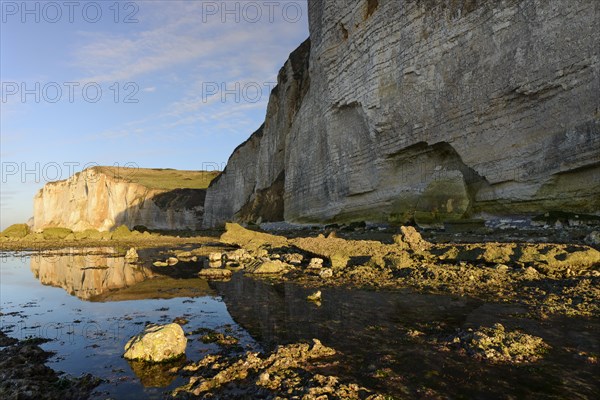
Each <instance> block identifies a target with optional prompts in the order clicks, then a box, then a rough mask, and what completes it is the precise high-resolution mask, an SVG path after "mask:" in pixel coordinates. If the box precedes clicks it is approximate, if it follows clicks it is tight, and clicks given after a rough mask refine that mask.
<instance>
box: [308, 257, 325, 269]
mask: <svg viewBox="0 0 600 400" xmlns="http://www.w3.org/2000/svg"><path fill="white" fill-rule="evenodd" d="M321 268H323V259H322V258H311V259H310V263H309V264H308V269H321Z"/></svg>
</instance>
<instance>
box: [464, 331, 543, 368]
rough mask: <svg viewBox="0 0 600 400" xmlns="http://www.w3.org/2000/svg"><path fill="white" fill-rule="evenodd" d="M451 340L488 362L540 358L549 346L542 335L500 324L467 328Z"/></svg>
mask: <svg viewBox="0 0 600 400" xmlns="http://www.w3.org/2000/svg"><path fill="white" fill-rule="evenodd" d="M453 343H455V344H460V345H461V346H462V347H463V348H464V349H465V350H466V351H467V353H469V354H470V355H472V356H474V357H476V358H480V359H484V360H487V361H490V362H501V363H521V362H534V361H537V360H538V359H540V358H541V357H542V356H543V355H544V354H545V353H546V352H547V351H548V349H549V348H550V346H548V345H547V344H546V343H544V341H543V340H542V338H540V337H537V336H532V335H528V334H526V333H523V332H521V331H518V330H515V331H507V330H505V328H504V326H503V325H502V324H499V323H497V324H494V326H493V327H491V328H488V327H482V328H479V329H477V330H472V329H469V330H467V331H464V332H461V333H459V334H458V335H457V336H456V337H455V338H454V339H453Z"/></svg>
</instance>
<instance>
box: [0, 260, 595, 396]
mask: <svg viewBox="0 0 600 400" xmlns="http://www.w3.org/2000/svg"><path fill="white" fill-rule="evenodd" d="M90 253H91V254H90ZM111 253H114V251H113V250H112V249H83V250H71V249H67V250H63V251H60V252H56V253H55V254H44V255H40V254H22V253H21V254H6V253H5V254H3V256H2V258H1V264H0V273H1V274H0V284H1V286H0V304H1V310H0V311H1V313H2V316H1V329H2V330H3V331H5V332H6V333H7V334H8V335H9V336H13V337H17V338H26V337H29V336H41V337H46V338H50V339H54V340H53V341H51V342H48V343H46V344H44V345H42V347H43V348H44V349H45V350H49V351H53V352H55V353H56V354H55V355H54V356H53V357H52V358H51V359H50V363H49V365H50V366H51V367H52V368H54V369H56V370H60V371H64V372H66V373H68V374H71V375H75V376H78V375H80V374H82V373H92V374H94V375H95V376H98V377H100V378H104V379H106V380H107V382H106V383H104V384H102V385H101V386H99V387H98V389H97V393H96V397H97V398H107V397H112V398H119V399H121V398H123V399H125V398H161V397H164V394H165V392H166V391H168V390H170V389H173V388H174V387H176V386H179V385H181V384H183V383H185V380H184V378H182V377H178V376H174V375H171V374H169V373H168V372H167V371H166V370H168V368H170V367H172V366H166V367H165V368H157V369H152V370H148V369H145V368H142V367H141V366H140V365H139V364H135V363H129V362H127V361H126V360H124V359H123V358H122V357H121V355H122V351H123V346H124V344H125V343H126V342H127V340H128V339H129V338H130V337H131V336H132V335H134V334H136V333H139V332H140V331H141V330H142V329H143V327H144V326H145V325H146V324H147V323H159V324H163V323H169V322H172V321H173V320H174V319H175V318H177V317H184V318H185V319H187V320H188V321H189V323H188V324H186V325H185V326H184V330H185V331H186V332H193V331H194V330H196V329H199V328H210V329H215V330H217V331H219V332H226V333H227V334H232V335H234V336H236V337H237V338H239V339H240V345H241V348H240V351H245V350H253V351H260V350H271V349H273V348H274V347H275V346H277V345H278V344H287V343H293V342H297V341H300V340H307V339H312V338H318V339H320V340H321V341H322V342H323V343H324V344H325V345H328V346H331V347H334V348H335V349H336V350H338V351H339V352H341V354H342V361H343V362H342V364H341V365H342V366H341V367H340V370H339V371H336V373H337V374H339V375H342V376H343V377H346V378H348V379H351V380H354V381H358V382H359V383H361V384H362V385H365V386H367V387H369V388H371V389H375V390H378V391H381V392H385V393H389V394H392V395H396V396H398V397H402V398H481V399H487V398H523V397H528V398H598V395H599V389H598V380H597V376H598V373H599V371H598V366H597V364H590V363H589V362H586V361H584V360H583V359H582V358H581V357H578V353H579V352H581V351H585V352H586V353H591V354H596V355H597V354H598V353H599V351H600V343H599V339H598V333H599V328H600V322H599V320H598V318H597V317H596V318H591V319H583V318H578V319H573V318H571V319H567V318H554V319H548V320H544V321H539V320H534V319H530V318H528V316H527V311H526V310H525V309H522V308H520V307H517V306H511V305H502V304H490V303H483V302H480V301H477V300H472V299H468V298H459V297H451V296H443V295H425V294H418V293H414V292H411V291H408V290H403V291H368V290H356V289H353V290H350V289H346V288H322V289H321V290H322V292H323V301H322V303H321V305H320V306H318V305H316V304H314V303H311V302H307V301H306V296H307V295H308V294H310V293H311V292H312V291H314V289H312V290H311V289H307V288H303V287H300V286H298V285H295V284H291V283H273V282H270V281H268V280H257V279H253V278H249V277H245V276H244V275H243V273H236V274H234V276H233V279H231V280H230V281H228V282H213V283H210V284H209V283H208V282H206V281H204V280H202V279H198V278H196V273H197V271H198V270H199V269H200V268H201V263H197V264H178V265H177V266H175V267H168V268H176V269H178V271H184V272H186V273H180V274H178V275H177V276H175V277H174V276H173V274H166V273H164V271H165V270H161V269H157V268H151V267H150V266H149V265H148V266H143V265H142V266H140V265H131V264H128V263H127V262H125V260H124V259H123V258H122V257H119V256H118V255H117V254H116V253H114V254H111ZM169 275H170V276H169ZM495 322H500V323H502V324H504V325H505V326H506V327H507V328H508V329H517V328H518V329H522V330H524V331H526V332H527V333H530V334H533V335H536V336H540V337H542V338H543V339H544V340H545V341H546V342H547V343H548V344H549V345H550V346H551V347H552V349H551V350H550V353H549V354H548V355H547V356H546V357H545V358H544V359H543V360H542V361H540V362H537V363H535V364H531V365H518V366H513V365H493V364H489V363H482V362H479V361H476V360H474V359H471V358H469V357H468V356H465V355H462V354H458V353H455V352H453V351H443V350H440V347H439V346H435V345H434V344H432V341H434V340H435V339H436V338H439V339H440V340H441V339H443V338H445V337H448V336H449V335H452V334H453V333H454V332H455V331H456V329H458V328H460V329H466V328H469V327H479V326H481V325H485V326H491V325H493V324H494V323H495ZM412 330H418V331H420V332H423V333H425V335H424V338H422V339H420V338H416V339H415V338H413V337H410V336H409V335H407V333H408V332H410V331H412ZM188 338H189V339H191V340H189V341H188V348H187V351H186V358H187V360H193V361H198V360H200V359H202V357H204V356H205V355H206V354H208V353H214V352H218V351H219V350H220V349H219V347H218V346H217V345H214V344H204V343H202V341H201V340H200V338H199V335H190V336H188Z"/></svg>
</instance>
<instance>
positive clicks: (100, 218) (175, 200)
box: [33, 167, 212, 231]
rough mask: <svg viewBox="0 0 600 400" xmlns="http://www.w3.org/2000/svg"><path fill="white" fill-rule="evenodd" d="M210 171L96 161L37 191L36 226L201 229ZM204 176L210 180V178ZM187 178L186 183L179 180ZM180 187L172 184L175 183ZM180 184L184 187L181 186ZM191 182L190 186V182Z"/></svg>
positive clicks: (35, 205) (102, 229)
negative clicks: (108, 165) (120, 165)
mask: <svg viewBox="0 0 600 400" xmlns="http://www.w3.org/2000/svg"><path fill="white" fill-rule="evenodd" d="M211 175H212V174H211V173H206V174H205V173H203V172H192V171H175V170H149V169H139V168H132V169H129V168H119V169H114V168H106V167H94V168H90V169H86V170H85V171H82V172H80V173H77V174H75V175H73V176H72V177H70V178H69V179H66V180H63V181H58V182H52V183H48V184H46V185H45V186H44V187H43V188H42V189H41V190H40V191H39V192H38V193H37V194H36V196H35V197H34V217H33V229H34V230H40V229H43V228H47V227H56V226H58V227H65V228H70V229H72V230H74V231H83V230H85V229H97V230H100V231H108V230H111V229H112V228H115V227H117V226H119V225H127V226H128V227H129V228H133V227H134V226H136V225H144V226H146V227H147V228H149V229H166V230H183V229H199V228H200V227H201V225H202V216H203V213H204V199H205V195H206V189H198V188H197V187H202V186H204V187H206V186H208V183H209V182H210V179H211ZM202 180H208V181H207V182H206V183H205V184H204V183H203V182H202ZM178 181H179V182H182V184H181V185H177V183H178ZM173 184H175V187H169V186H173ZM177 186H180V187H177ZM186 186H188V187H186Z"/></svg>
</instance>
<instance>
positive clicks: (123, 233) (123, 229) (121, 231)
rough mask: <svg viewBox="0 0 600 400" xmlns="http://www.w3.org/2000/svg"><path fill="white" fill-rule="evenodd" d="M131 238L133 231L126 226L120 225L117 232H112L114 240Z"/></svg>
mask: <svg viewBox="0 0 600 400" xmlns="http://www.w3.org/2000/svg"><path fill="white" fill-rule="evenodd" d="M130 237H131V231H130V230H129V228H128V227H127V226H126V225H119V226H118V227H117V228H116V229H115V230H113V231H112V239H113V240H118V239H127V238H130Z"/></svg>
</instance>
